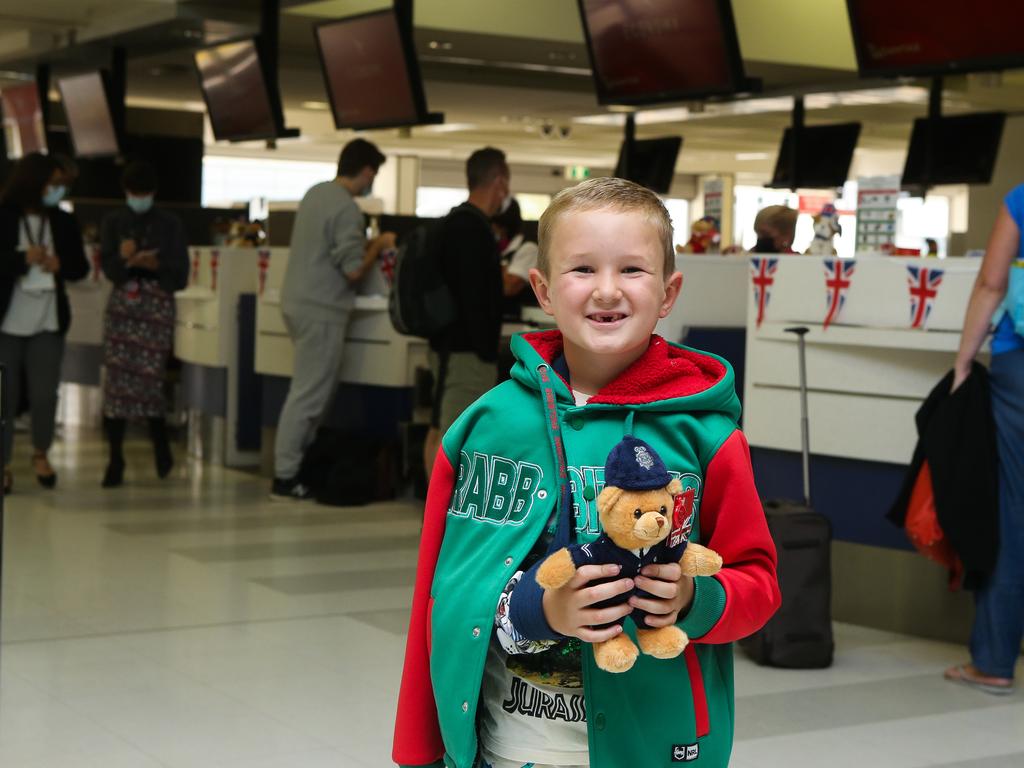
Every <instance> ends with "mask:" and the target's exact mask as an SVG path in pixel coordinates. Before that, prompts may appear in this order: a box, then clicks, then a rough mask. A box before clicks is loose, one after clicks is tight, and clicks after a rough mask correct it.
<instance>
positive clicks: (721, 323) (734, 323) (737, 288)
mask: <svg viewBox="0 0 1024 768" xmlns="http://www.w3.org/2000/svg"><path fill="white" fill-rule="evenodd" d="M676 269H677V270H679V271H680V272H682V273H683V289H682V291H681V292H680V294H679V298H678V299H677V300H676V303H675V306H673V308H672V312H671V313H670V314H669V316H668V317H666V318H663V319H662V320H661V321H659V322H658V327H657V333H658V334H660V335H661V336H663V337H664V338H665V339H667V340H669V341H674V342H682V343H683V344H686V345H688V346H691V347H696V348H697V349H702V350H705V351H707V352H714V353H715V354H716V355H720V356H722V357H724V358H725V359H726V360H728V361H729V363H730V364H731V365H732V367H733V370H734V371H735V373H736V389H737V392H739V393H740V396H741V397H742V396H743V381H744V376H745V367H746V364H745V354H746V329H747V300H748V299H747V295H748V293H749V292H750V260H749V259H748V258H747V257H746V256H745V255H738V254H735V255H717V254H715V255H711V254H708V255H705V254H694V253H686V254H677V255H676Z"/></svg>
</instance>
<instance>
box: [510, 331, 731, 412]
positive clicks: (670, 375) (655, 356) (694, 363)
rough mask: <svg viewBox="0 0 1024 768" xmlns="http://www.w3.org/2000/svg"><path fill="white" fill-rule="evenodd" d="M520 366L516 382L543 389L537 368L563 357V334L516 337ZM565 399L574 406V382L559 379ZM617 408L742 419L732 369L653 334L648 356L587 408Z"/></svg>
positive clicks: (514, 373)
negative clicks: (719, 414)
mask: <svg viewBox="0 0 1024 768" xmlns="http://www.w3.org/2000/svg"><path fill="white" fill-rule="evenodd" d="M512 353H513V354H514V355H515V357H516V363H515V365H514V366H513V367H512V378H514V379H515V380H516V381H518V382H519V383H520V384H523V385H524V386H526V387H529V388H531V389H535V390H538V391H539V390H540V379H539V377H538V372H537V368H538V366H540V365H541V364H542V363H546V364H548V365H549V366H550V365H551V363H552V362H553V361H554V360H555V359H556V358H557V357H558V356H559V355H560V354H561V353H562V332H561V331H558V330H550V331H530V332H526V333H521V334H517V335H516V336H514V337H513V338H512ZM554 379H555V383H556V386H555V392H556V395H557V397H558V399H560V400H566V401H567V402H568V403H570V404H571V403H574V402H575V400H574V398H573V396H572V391H571V390H570V388H569V383H568V382H566V381H564V380H562V379H561V377H557V376H556V377H554ZM592 406H616V407H623V406H625V407H627V408H630V409H635V410H638V411H670V412H672V411H676V412H682V411H720V412H722V413H723V414H725V415H727V416H729V417H730V418H731V419H732V420H733V421H738V419H739V415H740V403H739V398H738V397H737V396H736V388H735V379H734V375H733V371H732V366H730V365H729V363H728V362H726V361H725V360H724V359H722V358H721V357H718V356H717V355H713V354H711V353H709V352H701V351H700V350H696V349H691V348H690V347H684V346H682V345H681V344H672V343H669V342H667V341H665V339H663V338H662V337H661V336H658V335H652V336H651V343H650V345H649V346H648V347H647V351H646V352H644V354H643V355H641V356H640V358H639V359H637V360H636V361H635V362H634V363H633V364H632V365H630V366H629V367H628V368H627V369H626V370H625V371H623V372H622V373H621V374H620V375H619V376H618V378H616V379H615V380H614V381H612V382H611V383H609V384H608V385H607V386H605V387H604V388H602V389H601V391H600V392H598V393H597V394H596V395H594V396H593V397H592V398H590V400H589V401H588V402H587V407H588V408H590V407H592Z"/></svg>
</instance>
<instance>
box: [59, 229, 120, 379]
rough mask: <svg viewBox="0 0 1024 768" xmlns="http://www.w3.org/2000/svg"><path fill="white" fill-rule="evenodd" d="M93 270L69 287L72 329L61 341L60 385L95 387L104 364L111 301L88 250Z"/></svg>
mask: <svg viewBox="0 0 1024 768" xmlns="http://www.w3.org/2000/svg"><path fill="white" fill-rule="evenodd" d="M86 253H87V254H88V255H90V256H91V257H93V258H91V264H92V269H91V270H89V274H88V276H86V277H85V278H83V279H81V280H78V281H76V282H73V283H68V284H67V286H66V288H67V293H68V305H69V307H70V309H71V325H70V326H69V327H68V332H67V335H66V336H65V337H64V362H63V365H62V367H61V381H64V382H69V383H73V384H82V385H86V386H92V387H98V386H99V385H100V367H101V366H102V364H103V317H104V313H105V312H106V309H107V300H108V299H109V298H110V289H111V285H110V281H108V280H107V278H106V277H104V275H103V271H102V270H101V269H100V263H99V254H98V251H94V249H92V248H89V247H88V246H87V250H86Z"/></svg>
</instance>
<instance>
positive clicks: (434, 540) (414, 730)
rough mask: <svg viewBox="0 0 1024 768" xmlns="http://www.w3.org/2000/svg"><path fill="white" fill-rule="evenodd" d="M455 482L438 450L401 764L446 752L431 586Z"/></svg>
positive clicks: (412, 631)
mask: <svg viewBox="0 0 1024 768" xmlns="http://www.w3.org/2000/svg"><path fill="white" fill-rule="evenodd" d="M454 487H455V471H454V469H453V468H452V465H451V462H450V461H449V460H448V457H447V456H446V455H445V453H444V450H438V452H437V458H436V459H435V460H434V471H433V473H432V474H431V476H430V489H429V490H428V491H427V504H426V510H425V511H424V514H423V533H422V534H421V536H420V554H419V561H418V563H417V565H416V587H415V590H414V591H413V597H412V616H411V617H410V619H409V635H408V637H407V639H406V644H405V666H404V668H403V670H402V686H401V688H400V690H399V693H398V715H397V717H396V718H395V740H394V745H393V748H392V757H393V758H394V761H395V762H396V763H398V764H400V765H427V764H429V763H433V762H435V761H437V760H439V759H440V758H441V757H442V756H443V755H444V744H443V743H442V742H441V729H440V727H439V726H438V722H437V707H436V705H435V703H434V688H433V686H432V685H431V682H430V587H431V585H432V584H433V581H434V569H435V568H436V566H437V558H438V554H439V553H440V551H441V540H442V538H443V537H444V524H445V517H446V516H447V514H448V502H449V501H451V497H452V490H453V489H454Z"/></svg>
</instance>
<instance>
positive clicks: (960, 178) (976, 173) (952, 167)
mask: <svg viewBox="0 0 1024 768" xmlns="http://www.w3.org/2000/svg"><path fill="white" fill-rule="evenodd" d="M1005 123H1006V113H1005V112H977V113H974V114H971V115H955V116H951V117H940V118H936V119H931V120H930V119H929V118H927V117H922V118H918V119H917V120H915V121H914V130H913V132H912V133H911V135H910V147H909V149H908V150H907V161H906V163H905V164H904V166H903V178H902V180H901V183H902V186H903V187H906V188H909V189H921V188H927V187H930V186H933V185H935V184H988V183H989V182H990V181H991V180H992V170H993V168H994V167H995V163H996V154H997V153H998V152H999V143H1000V140H1001V139H1002V136H1003V125H1004V124H1005Z"/></svg>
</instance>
